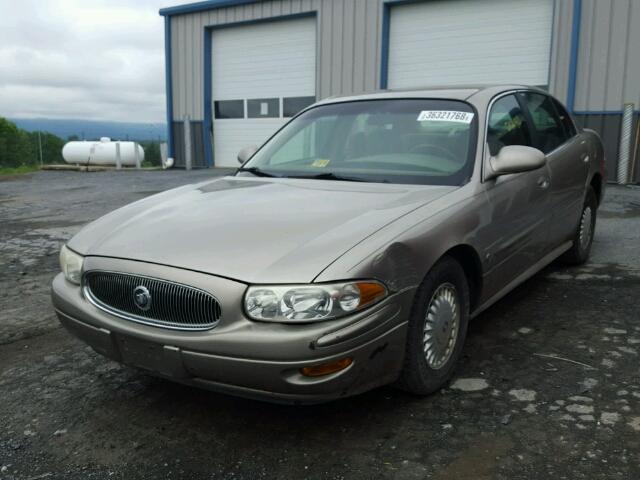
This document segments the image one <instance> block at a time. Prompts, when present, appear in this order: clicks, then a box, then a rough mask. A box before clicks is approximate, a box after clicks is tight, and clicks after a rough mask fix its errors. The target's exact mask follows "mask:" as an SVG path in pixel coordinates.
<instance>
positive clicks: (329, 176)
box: [289, 172, 366, 182]
mask: <svg viewBox="0 0 640 480" xmlns="http://www.w3.org/2000/svg"><path fill="white" fill-rule="evenodd" d="M289 177H290V178H311V179H313V180H342V181H343V182H366V180H364V179H362V178H356V177H345V176H343V175H336V174H335V173H332V172H326V173H318V174H315V175H290V176H289Z"/></svg>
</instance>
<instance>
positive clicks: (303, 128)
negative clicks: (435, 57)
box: [240, 99, 477, 185]
mask: <svg viewBox="0 0 640 480" xmlns="http://www.w3.org/2000/svg"><path fill="white" fill-rule="evenodd" d="M474 117H475V115H474V113H473V109H472V108H471V106H470V105H469V104H467V103H464V102H460V101H455V100H424V99H397V100H396V99H394V100H367V101H355V102H346V103H335V104H329V105H322V106H318V107H315V108H312V109H310V110H308V111H306V112H304V113H302V114H301V115H299V116H298V117H296V118H294V119H293V120H292V121H291V122H290V123H288V124H287V125H286V126H285V127H284V128H283V129H282V130H280V131H279V132H278V133H277V134H276V135H275V136H274V137H273V138H272V139H271V140H270V141H269V142H267V143H266V144H265V145H264V146H263V147H262V148H261V149H260V150H259V151H258V152H257V153H256V154H255V155H254V156H253V157H252V158H251V160H250V161H248V162H247V163H246V164H245V165H243V167H242V168H241V169H240V171H241V172H242V171H243V170H245V171H250V172H252V173H253V174H256V175H262V176H277V177H294V178H318V179H335V180H352V181H364V182H385V183H415V184H424V185H462V184H464V183H466V182H467V181H468V180H469V177H470V176H471V171H472V168H473V158H474V145H475V137H476V123H477V122H476V119H475V118H474Z"/></svg>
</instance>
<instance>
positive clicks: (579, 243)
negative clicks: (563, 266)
mask: <svg viewBox="0 0 640 480" xmlns="http://www.w3.org/2000/svg"><path fill="white" fill-rule="evenodd" d="M597 210H598V198H597V197H596V193H595V192H594V191H593V188H591V187H589V189H588V190H587V195H586V197H585V200H584V205H583V206H582V213H581V214H580V221H579V222H578V227H577V228H576V231H575V233H574V235H573V245H572V246H571V249H569V250H568V251H567V252H566V253H565V254H564V255H563V256H562V257H561V260H562V261H563V262H564V263H567V264H569V265H582V264H583V263H585V262H586V261H587V260H588V259H589V254H590V253H591V245H592V244H593V234H594V232H595V229H596V212H597Z"/></svg>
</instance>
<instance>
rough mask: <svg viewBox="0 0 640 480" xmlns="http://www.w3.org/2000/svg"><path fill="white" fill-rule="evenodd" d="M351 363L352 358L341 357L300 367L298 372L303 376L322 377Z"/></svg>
mask: <svg viewBox="0 0 640 480" xmlns="http://www.w3.org/2000/svg"><path fill="white" fill-rule="evenodd" d="M352 363H353V359H352V358H349V357H347V358H341V359H340V360H336V361H335V362H330V363H323V364H322V365H314V366H313V367H304V368H301V369H300V373H302V375H304V376H305V377H322V376H324V375H330V374H332V373H335V372H339V371H340V370H344V369H345V368H347V367H348V366H349V365H351V364H352Z"/></svg>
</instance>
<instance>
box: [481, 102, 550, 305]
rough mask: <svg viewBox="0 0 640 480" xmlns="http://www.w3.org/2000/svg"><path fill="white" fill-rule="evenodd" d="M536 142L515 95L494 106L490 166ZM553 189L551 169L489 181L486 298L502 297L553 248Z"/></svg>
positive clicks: (489, 130)
mask: <svg viewBox="0 0 640 480" xmlns="http://www.w3.org/2000/svg"><path fill="white" fill-rule="evenodd" d="M531 142H532V134H531V127H530V125H529V120H528V118H527V116H526V115H525V114H524V112H523V111H522V107H521V105H520V103H519V102H518V99H517V97H516V94H515V93H512V94H508V95H505V96H503V97H500V98H498V99H497V100H495V101H494V102H493V104H492V105H491V106H490V109H489V112H488V120H487V132H486V143H487V148H488V152H486V154H485V159H484V160H485V165H487V164H488V161H489V157H490V156H496V155H498V153H499V152H500V149H501V148H502V147H506V146H509V145H525V146H531ZM548 187H549V177H548V170H547V167H546V166H543V167H541V168H539V169H536V170H531V171H527V172H522V173H515V174H511V175H501V176H499V177H497V178H493V179H488V180H485V181H484V188H485V192H486V201H487V203H488V205H487V214H488V215H489V216H490V218H489V220H490V221H489V222H488V224H487V225H486V226H485V228H483V229H482V232H481V235H482V243H483V245H484V251H483V256H484V257H485V259H487V265H488V272H487V282H486V283H485V286H486V292H485V293H486V295H488V296H491V295H493V294H495V293H497V292H498V291H499V290H500V289H501V288H502V287H504V286H505V285H507V284H508V283H509V282H510V281H512V280H514V279H515V278H516V277H517V276H518V275H520V274H522V273H524V271H525V270H527V269H528V268H529V267H531V266H533V265H534V264H535V263H536V262H538V261H539V260H540V259H541V258H542V255H543V252H544V250H545V249H546V246H547V243H548V242H547V228H548V221H549V218H550V216H549V203H548V202H549V190H548Z"/></svg>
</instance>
